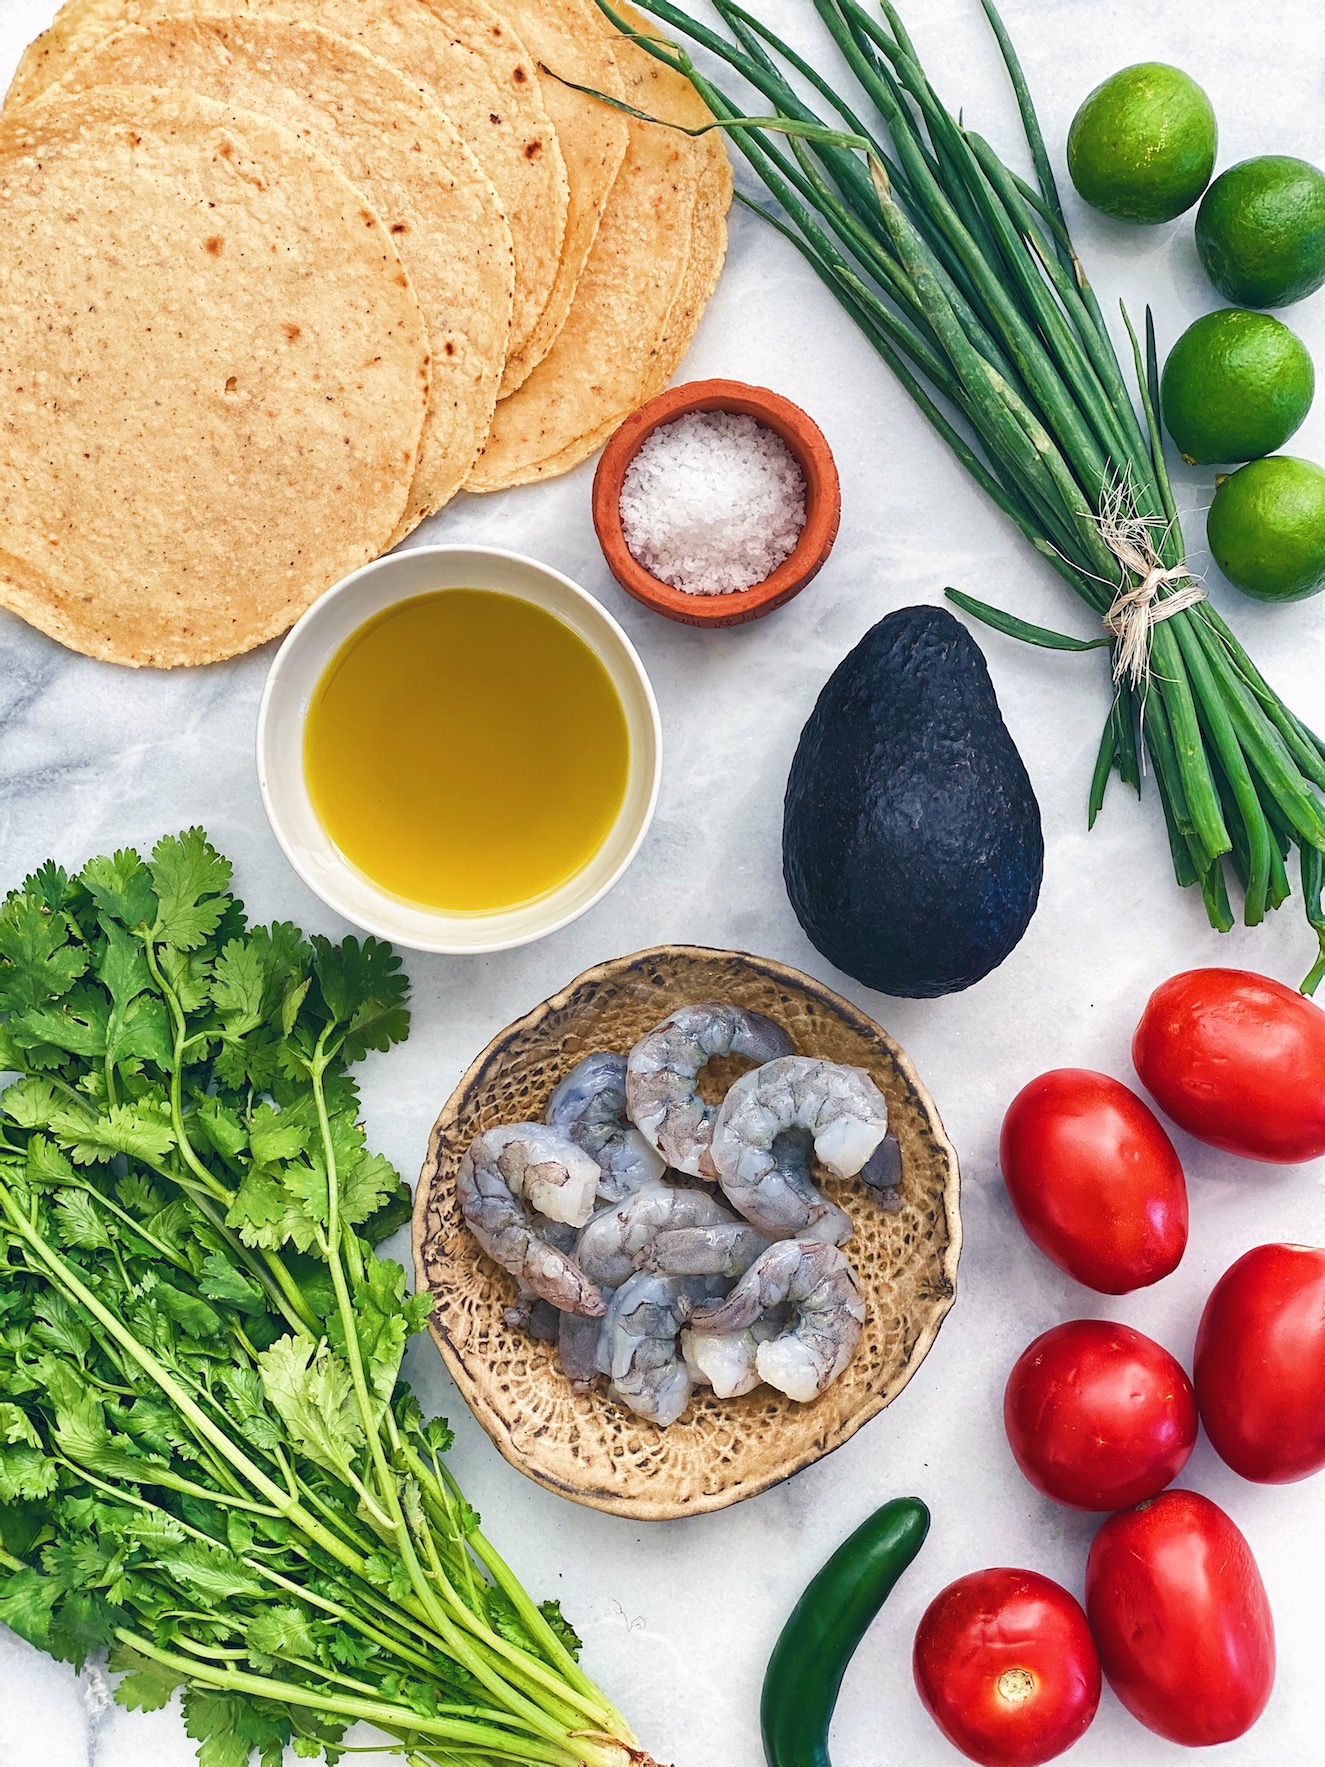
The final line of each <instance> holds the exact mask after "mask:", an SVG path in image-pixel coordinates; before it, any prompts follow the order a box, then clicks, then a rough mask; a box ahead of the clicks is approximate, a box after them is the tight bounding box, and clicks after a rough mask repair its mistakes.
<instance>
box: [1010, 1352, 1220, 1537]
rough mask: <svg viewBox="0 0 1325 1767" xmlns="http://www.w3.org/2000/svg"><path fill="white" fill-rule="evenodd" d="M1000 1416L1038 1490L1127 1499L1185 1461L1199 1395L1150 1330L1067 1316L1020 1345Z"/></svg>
mask: <svg viewBox="0 0 1325 1767" xmlns="http://www.w3.org/2000/svg"><path fill="white" fill-rule="evenodd" d="M1003 1422H1004V1424H1005V1425H1006V1427H1007V1432H1008V1442H1009V1444H1010V1446H1011V1448H1012V1454H1013V1458H1014V1459H1015V1460H1016V1462H1017V1465H1018V1466H1019V1467H1020V1468H1021V1470H1022V1471H1023V1472H1024V1473H1025V1475H1026V1477H1027V1478H1028V1479H1029V1480H1030V1482H1031V1484H1032V1485H1034V1486H1035V1488H1036V1490H1037V1491H1043V1492H1044V1494H1045V1496H1046V1497H1053V1498H1055V1499H1056V1500H1057V1501H1058V1502H1059V1503H1067V1504H1070V1505H1071V1506H1072V1508H1073V1509H1126V1508H1128V1507H1129V1506H1130V1505H1131V1504H1133V1503H1139V1502H1140V1501H1141V1499H1142V1498H1143V1497H1153V1496H1154V1495H1155V1493H1156V1492H1157V1491H1162V1490H1163V1489H1164V1487H1165V1485H1167V1484H1169V1483H1170V1481H1171V1480H1173V1479H1176V1478H1177V1476H1178V1474H1179V1473H1180V1472H1181V1471H1182V1469H1183V1467H1184V1466H1186V1464H1187V1459H1188V1456H1189V1455H1190V1454H1191V1451H1192V1448H1193V1447H1194V1446H1195V1443H1196V1395H1195V1394H1194V1393H1193V1392H1192V1383H1191V1382H1190V1381H1189V1380H1188V1379H1187V1376H1186V1375H1185V1374H1184V1373H1183V1371H1182V1369H1181V1368H1180V1367H1179V1365H1178V1364H1177V1363H1176V1362H1175V1361H1174V1359H1173V1357H1172V1356H1170V1355H1169V1353H1168V1351H1167V1350H1166V1349H1164V1347H1163V1345H1161V1344H1157V1343H1156V1342H1155V1340H1154V1339H1153V1338H1148V1337H1145V1336H1144V1335H1143V1334H1142V1333H1141V1332H1139V1331H1133V1330H1132V1328H1131V1326H1130V1325H1113V1324H1111V1323H1110V1322H1109V1321H1108V1320H1107V1319H1073V1320H1070V1321H1069V1322H1068V1324H1066V1325H1056V1326H1054V1328H1053V1330H1052V1331H1046V1332H1045V1333H1044V1334H1043V1336H1042V1337H1038V1338H1036V1340H1035V1342H1034V1343H1033V1344H1032V1345H1031V1346H1030V1348H1029V1349H1027V1350H1024V1351H1023V1352H1022V1354H1021V1356H1020V1357H1019V1358H1018V1361H1017V1363H1016V1366H1015V1367H1014V1368H1013V1370H1012V1373H1011V1375H1010V1376H1009V1377H1008V1384H1007V1391H1006V1392H1005V1393H1004V1395H1003Z"/></svg>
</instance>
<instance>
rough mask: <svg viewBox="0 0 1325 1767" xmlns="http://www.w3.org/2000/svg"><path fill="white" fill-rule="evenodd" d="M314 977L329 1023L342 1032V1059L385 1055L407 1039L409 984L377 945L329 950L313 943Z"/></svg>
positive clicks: (396, 961) (319, 941) (345, 944)
mask: <svg viewBox="0 0 1325 1767" xmlns="http://www.w3.org/2000/svg"><path fill="white" fill-rule="evenodd" d="M313 974H314V975H315V976H316V977H317V984H318V987H319V989H320V990H321V993H322V999H323V1001H324V1003H325V1005H326V1008H327V1011H328V1012H329V1013H330V1014H331V1017H332V1019H333V1021H334V1022H335V1023H336V1024H338V1025H344V1026H345V1032H344V1041H343V1043H342V1053H343V1055H344V1057H345V1060H346V1061H352V1062H353V1061H359V1060H361V1059H362V1058H363V1056H364V1055H365V1054H366V1053H367V1051H368V1050H370V1049H382V1050H385V1049H389V1048H390V1047H391V1045H392V1044H393V1043H399V1042H402V1041H403V1040H404V1038H406V1037H407V1036H408V1035H409V1012H408V1010H407V1008H406V1006H405V998H406V995H407V994H408V992H409V980H408V978H407V977H406V976H404V975H402V974H401V973H400V958H399V957H398V956H397V955H396V953H395V952H394V951H393V950H392V949H391V947H390V945H387V944H384V943H383V941H382V940H381V939H374V938H371V937H370V938H367V939H365V940H364V941H363V944H362V945H360V943H359V941H358V940H357V939H354V938H349V939H345V940H343V941H342V942H341V943H340V944H339V945H333V944H332V943H331V941H330V940H329V939H324V938H322V937H321V935H320V934H315V935H314V938H313Z"/></svg>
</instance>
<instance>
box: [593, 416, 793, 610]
mask: <svg viewBox="0 0 1325 1767" xmlns="http://www.w3.org/2000/svg"><path fill="white" fill-rule="evenodd" d="M804 526H805V475H804V474H803V473H802V471H801V469H800V466H799V464H798V462H797V460H796V457H795V456H794V455H793V454H792V452H791V450H790V448H788V446H787V444H786V443H785V442H784V441H783V440H782V437H781V436H780V435H778V434H777V432H776V431H775V430H771V429H769V427H768V426H767V424H763V423H760V422H758V420H757V419H756V418H753V417H750V416H748V415H747V414H746V413H745V412H743V411H688V412H686V413H685V415H684V416H682V417H674V418H673V419H672V421H671V422H670V423H664V424H660V425H659V426H658V428H657V429H656V430H654V431H653V433H652V435H650V436H649V437H647V439H646V440H645V442H644V444H643V446H642V447H641V448H640V450H639V453H638V454H636V456H635V458H634V459H633V460H632V461H631V463H630V465H629V467H627V469H626V475H625V478H624V480H623V482H622V486H621V527H622V531H623V533H624V535H625V541H626V545H627V546H628V547H629V549H630V552H631V556H632V557H633V558H635V559H636V561H637V562H638V563H640V564H642V565H643V566H644V568H645V570H646V571H650V572H651V573H652V574H653V575H654V576H655V577H657V578H658V580H659V581H660V582H662V583H668V584H670V585H671V587H672V588H673V589H682V590H684V591H685V592H686V594H688V595H730V594H732V593H733V592H734V591H736V590H738V589H750V588H753V587H754V585H755V584H756V583H762V582H763V581H764V579H765V578H766V577H770V576H772V574H773V572H774V571H775V570H776V569H777V568H778V566H779V565H780V564H781V563H782V561H783V560H784V559H785V558H787V557H789V556H790V554H791V553H792V552H793V551H794V550H795V546H796V542H797V541H798V540H799V539H800V535H801V529H802V528H803V527H804Z"/></svg>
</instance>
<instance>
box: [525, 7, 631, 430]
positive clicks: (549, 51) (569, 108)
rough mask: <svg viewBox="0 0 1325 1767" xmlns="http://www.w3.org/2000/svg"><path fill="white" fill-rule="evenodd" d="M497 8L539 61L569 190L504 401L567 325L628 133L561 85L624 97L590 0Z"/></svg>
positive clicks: (604, 29) (615, 118)
mask: <svg viewBox="0 0 1325 1767" xmlns="http://www.w3.org/2000/svg"><path fill="white" fill-rule="evenodd" d="M503 10H504V11H505V14H506V16H507V17H508V18H509V19H510V21H511V23H512V24H513V25H514V26H515V29H516V30H517V31H518V32H519V34H520V38H521V40H522V42H523V43H524V45H525V47H526V49H528V51H529V53H530V55H531V56H532V57H533V59H534V60H535V61H536V62H537V63H538V64H539V68H540V73H539V79H540V81H541V82H542V88H543V99H544V102H545V103H546V105H547V107H548V113H549V115H550V116H551V118H552V121H553V123H554V125H555V127H556V131H557V140H558V141H559V142H560V143H561V152H562V156H563V158H564V159H565V161H566V180H567V185H568V188H569V193H570V206H569V209H568V210H567V214H566V237H565V239H564V240H563V241H562V246H561V260H560V262H559V263H558V265H557V274H556V279H555V281H554V282H553V284H552V291H551V293H550V294H549V296H548V302H547V305H546V307H544V309H543V312H542V316H541V317H540V319H539V321H538V324H537V325H536V326H535V327H534V330H533V334H532V335H531V336H530V338H529V339H528V341H527V342H526V343H525V344H524V345H523V346H522V347H521V348H520V349H518V350H513V351H512V352H511V354H510V355H509V356H508V357H507V361H506V370H505V373H504V374H503V375H502V397H503V398H505V397H507V396H508V395H509V394H511V393H513V392H514V391H515V389H516V388H517V387H518V386H521V385H523V383H524V382H525V381H526V380H528V378H529V376H530V375H531V374H532V373H533V371H534V369H535V368H537V366H538V364H539V363H540V362H541V361H542V360H543V358H544V356H546V355H547V353H548V351H549V350H550V349H551V348H552V346H553V344H554V343H555V342H556V341H557V338H558V336H559V335H560V333H561V328H562V326H563V325H564V324H565V323H566V315H567V313H569V312H570V304H571V299H572V297H573V296H574V293H575V285H576V284H577V283H578V282H579V280H580V272H581V271H582V270H583V269H584V266H585V262H586V260H587V259H588V256H589V253H590V251H591V250H592V248H593V242H594V240H595V238H596V237H597V234H598V223H599V221H600V220H601V219H602V215H603V210H604V208H605V207H606V206H607V198H608V193H609V192H610V191H611V188H612V185H613V183H614V182H615V180H616V175H617V173H618V172H619V171H620V169H621V162H622V160H623V159H624V158H625V157H626V143H627V141H628V139H629V131H628V129H627V127H626V119H625V117H624V116H622V115H621V113H620V112H619V111H615V110H613V109H612V108H611V107H610V106H609V105H606V104H600V103H599V102H598V100H597V99H595V98H587V97H586V96H585V95H584V93H582V92H575V91H573V90H572V89H571V86H568V85H565V84H563V82H564V81H567V80H569V81H571V82H572V83H573V84H574V85H576V86H592V87H593V88H594V90H595V91H597V92H606V93H607V94H608V96H609V97H611V98H623V97H624V96H625V87H624V86H623V85H622V83H621V75H620V73H619V72H618V70H617V64H616V55H615V53H614V51H613V48H612V43H611V36H612V35H614V34H615V33H612V32H611V31H610V27H609V26H608V24H607V21H606V20H605V19H604V17H603V15H602V13H601V12H600V11H599V10H598V7H597V6H596V5H595V4H594V0H504V5H503ZM543 69H546V70H547V71H546V72H543V71H541V70H543ZM558 75H560V76H561V78H560V79H558V78H557V76H558Z"/></svg>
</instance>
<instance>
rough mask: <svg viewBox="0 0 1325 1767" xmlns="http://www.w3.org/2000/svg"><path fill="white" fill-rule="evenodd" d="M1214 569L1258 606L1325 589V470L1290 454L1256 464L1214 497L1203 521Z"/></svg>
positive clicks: (1225, 483) (1227, 482) (1227, 481)
mask: <svg viewBox="0 0 1325 1767" xmlns="http://www.w3.org/2000/svg"><path fill="white" fill-rule="evenodd" d="M1205 532H1206V538H1207V539H1208V540H1209V542H1210V550H1211V552H1212V553H1213V554H1214V559H1215V563H1216V564H1217V565H1218V566H1219V568H1220V570H1221V571H1223V573H1224V575H1225V576H1226V577H1227V578H1228V580H1229V582H1230V583H1233V584H1236V586H1237V587H1238V588H1239V589H1241V590H1242V591H1243V593H1244V594H1246V595H1254V596H1255V597H1256V599H1257V600H1258V601H1301V600H1302V598H1303V597H1304V596H1307V595H1314V594H1315V593H1316V591H1317V590H1318V589H1321V588H1325V471H1322V469H1321V468H1320V467H1319V466H1316V465H1315V464H1314V463H1313V462H1312V461H1310V460H1297V459H1295V458H1294V457H1293V456H1292V455H1291V454H1271V455H1270V456H1269V458H1268V459H1265V460H1253V461H1252V462H1251V464H1250V465H1249V466H1244V467H1242V468H1240V469H1239V471H1237V472H1235V473H1234V474H1233V475H1232V476H1231V477H1230V478H1226V479H1224V480H1223V481H1222V482H1221V484H1220V485H1219V488H1218V489H1217V490H1216V492H1215V500H1214V502H1213V503H1212V504H1211V505H1210V513H1209V515H1208V516H1207V517H1206V522H1205Z"/></svg>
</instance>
